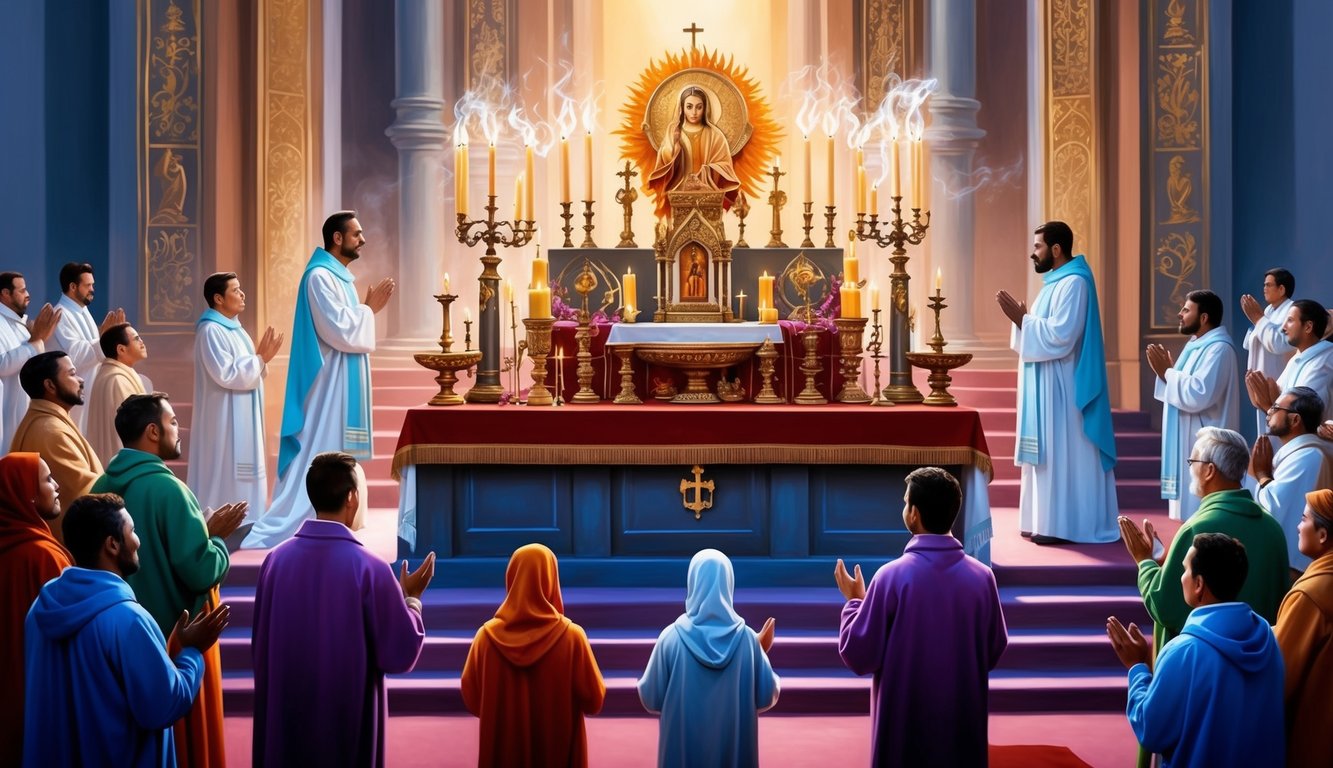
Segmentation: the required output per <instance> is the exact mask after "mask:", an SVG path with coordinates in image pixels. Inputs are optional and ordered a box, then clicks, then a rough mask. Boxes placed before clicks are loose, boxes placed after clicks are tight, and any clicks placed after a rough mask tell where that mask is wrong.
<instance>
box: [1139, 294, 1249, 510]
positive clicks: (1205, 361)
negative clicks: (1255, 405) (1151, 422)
mask: <svg viewBox="0 0 1333 768" xmlns="http://www.w3.org/2000/svg"><path fill="white" fill-rule="evenodd" d="M1178 317H1179V319H1180V327H1179V330H1180V332H1181V333H1182V334H1186V335H1189V336H1190V340H1189V341H1188V342H1186V343H1185V348H1184V349H1182V350H1181V351H1180V359H1179V360H1178V361H1175V360H1173V359H1172V357H1171V353H1170V352H1168V351H1167V350H1166V348H1165V347H1163V346H1162V345H1161V344H1149V345H1148V349H1147V357H1148V366H1149V367H1150V368H1151V369H1152V371H1153V373H1154V374H1156V376H1157V379H1156V381H1155V382H1154V389H1153V396H1154V397H1156V398H1157V399H1158V400H1159V401H1161V403H1162V498H1164V499H1168V500H1169V501H1170V515H1171V519H1173V520H1188V519H1190V516H1191V515H1193V514H1194V511H1195V510H1197V509H1198V508H1199V503H1200V501H1201V500H1200V499H1199V497H1198V496H1195V495H1194V494H1192V493H1190V490H1189V478H1190V473H1189V468H1188V467H1187V466H1186V460H1187V459H1188V458H1189V455H1190V450H1191V449H1192V448H1193V447H1194V437H1195V435H1196V434H1197V433H1198V431H1199V430H1200V429H1202V428H1203V427H1221V428H1223V429H1230V430H1235V429H1236V427H1237V426H1239V423H1240V372H1239V371H1238V370H1237V366H1238V365H1239V364H1240V361H1239V359H1238V355H1237V353H1236V345H1235V343H1234V342H1233V341H1232V340H1231V335H1230V334H1229V333H1227V330H1226V328H1224V327H1223V326H1222V300H1221V299H1220V298H1218V296H1217V294H1215V293H1213V292H1212V291H1191V292H1190V293H1189V295H1188V296H1187V297H1186V299H1185V305H1184V306H1183V307H1181V309H1180V313H1179V315H1178Z"/></svg>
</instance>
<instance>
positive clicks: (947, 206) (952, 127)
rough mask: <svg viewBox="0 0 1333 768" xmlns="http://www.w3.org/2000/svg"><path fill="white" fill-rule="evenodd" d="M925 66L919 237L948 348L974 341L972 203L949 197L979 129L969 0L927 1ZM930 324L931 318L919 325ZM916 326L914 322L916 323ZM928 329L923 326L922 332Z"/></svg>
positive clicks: (968, 170)
mask: <svg viewBox="0 0 1333 768" xmlns="http://www.w3.org/2000/svg"><path fill="white" fill-rule="evenodd" d="M926 24H927V38H928V40H929V46H928V49H927V53H928V56H929V58H928V61H929V64H928V66H927V67H926V73H927V76H929V77H934V78H937V79H938V80H939V90H937V91H936V93H935V94H934V95H933V96H931V97H930V99H929V100H928V101H927V102H926V103H927V105H928V109H929V112H930V127H929V128H928V129H927V130H926V144H927V147H928V149H929V152H930V161H929V165H930V175H931V177H932V181H931V184H930V187H931V191H930V208H931V219H930V221H931V225H932V226H931V228H930V232H929V234H928V235H927V239H926V242H927V243H928V244H929V247H930V255H931V268H930V270H929V271H928V272H926V275H928V276H929V275H934V274H935V268H937V267H938V268H940V269H942V270H943V271H944V295H945V296H946V297H947V298H948V304H949V308H948V309H947V310H945V311H944V313H943V316H942V318H941V322H942V324H943V331H944V336H945V338H947V339H948V340H949V343H950V348H949V351H955V350H959V351H961V348H973V347H976V346H977V335H976V331H975V326H974V318H973V316H974V305H975V304H976V298H975V297H974V296H973V295H972V293H973V290H972V289H973V280H972V271H973V269H974V266H975V265H974V261H975V253H974V249H975V232H974V230H975V227H976V215H975V206H976V201H975V199H974V196H973V195H972V194H970V193H969V194H965V195H956V194H955V195H950V194H949V192H948V190H950V189H952V190H957V189H959V188H962V187H966V186H968V185H969V180H970V179H971V177H972V158H973V156H974V155H975V154H976V150H977V143H978V142H979V141H980V140H981V138H982V137H983V136H985V135H986V132H985V131H983V130H981V129H980V128H978V127H977V110H979V109H980V108H981V102H979V101H977V100H976V99H975V98H973V96H975V95H976V50H977V9H976V0H930V3H929V12H928V13H927V16H926ZM925 283H926V286H923V289H922V290H921V291H919V292H917V296H916V298H915V299H914V301H915V303H917V304H921V305H922V306H924V304H923V303H922V299H923V297H924V296H925V295H926V291H927V290H929V291H932V292H933V290H934V285H935V283H934V279H933V277H928V278H927V280H926V281H925ZM923 321H924V322H925V323H926V325H930V322H931V321H930V318H921V319H918V323H921V322H923ZM918 327H921V326H918ZM930 332H931V329H930V328H927V330H926V335H929V333H930Z"/></svg>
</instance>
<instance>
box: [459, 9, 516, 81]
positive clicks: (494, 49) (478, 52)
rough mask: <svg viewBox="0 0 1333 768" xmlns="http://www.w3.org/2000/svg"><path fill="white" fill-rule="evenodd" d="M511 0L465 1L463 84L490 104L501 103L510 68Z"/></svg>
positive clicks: (513, 32) (513, 33) (512, 60)
mask: <svg viewBox="0 0 1333 768" xmlns="http://www.w3.org/2000/svg"><path fill="white" fill-rule="evenodd" d="M514 11H515V0H468V2H467V8H466V10H465V13H466V14H467V18H466V23H465V25H464V27H463V28H464V29H466V30H467V49H466V51H464V56H463V82H464V83H466V86H467V89H468V90H470V91H474V92H476V93H477V94H479V95H481V96H482V97H484V98H485V99H486V100H487V101H488V102H490V103H491V104H499V103H502V102H503V101H504V100H505V95H504V90H505V86H506V84H508V83H510V82H512V81H514V78H512V77H511V75H512V73H513V66H514V54H515V51H514V45H513V40H514V37H515V29H514V21H513V19H514Z"/></svg>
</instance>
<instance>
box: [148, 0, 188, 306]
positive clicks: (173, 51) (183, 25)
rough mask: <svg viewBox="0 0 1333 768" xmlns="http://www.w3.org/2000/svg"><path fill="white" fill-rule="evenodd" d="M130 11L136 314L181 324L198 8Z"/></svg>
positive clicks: (171, 2) (182, 3)
mask: <svg viewBox="0 0 1333 768" xmlns="http://www.w3.org/2000/svg"><path fill="white" fill-rule="evenodd" d="M137 10H138V28H139V38H138V45H137V58H138V72H139V78H138V82H139V83H140V101H139V105H138V114H139V125H138V131H137V133H138V137H139V138H138V142H137V143H138V148H137V152H136V155H137V158H138V168H139V173H138V188H139V189H138V211H139V245H140V249H139V250H140V265H141V269H140V270H139V272H140V274H141V275H142V276H143V277H142V290H141V292H140V296H141V301H142V302H143V305H142V307H141V312H140V317H141V318H142V320H141V322H142V323H143V324H144V325H145V326H146V327H147V328H149V329H157V328H165V327H171V326H183V325H185V326H188V325H191V324H193V323H194V320H195V302H194V294H195V293H196V291H195V287H196V286H197V285H198V284H199V283H201V282H202V276H201V274H200V271H201V269H202V263H201V259H200V255H199V216H200V210H201V209H200V205H199V191H198V190H199V187H198V181H199V169H200V164H201V153H202V145H201V139H200V135H201V130H200V121H201V119H202V115H201V112H200V110H201V104H202V101H203V99H202V97H201V95H200V81H201V74H202V73H201V70H202V62H203V56H202V53H201V50H200V39H201V35H200V33H199V21H200V19H199V3H198V0H141V1H140V2H139V5H138V9H137ZM191 180H194V183H195V185H196V186H195V188H194V189H193V190H192V189H191V186H190V181H191Z"/></svg>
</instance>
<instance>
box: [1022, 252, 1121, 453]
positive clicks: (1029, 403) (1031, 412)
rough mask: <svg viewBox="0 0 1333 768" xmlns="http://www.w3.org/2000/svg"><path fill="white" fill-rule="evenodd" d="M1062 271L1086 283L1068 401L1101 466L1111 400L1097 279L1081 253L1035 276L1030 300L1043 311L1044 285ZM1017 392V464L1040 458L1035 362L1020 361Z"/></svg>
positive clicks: (1111, 437)
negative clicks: (1037, 284)
mask: <svg viewBox="0 0 1333 768" xmlns="http://www.w3.org/2000/svg"><path fill="white" fill-rule="evenodd" d="M1068 277H1081V278H1083V279H1084V280H1086V281H1087V283H1088V308H1087V314H1086V316H1085V317H1084V319H1083V338H1082V342H1081V345H1080V347H1079V355H1078V359H1077V360H1075V361H1074V402H1075V404H1076V405H1078V409H1079V411H1080V412H1081V413H1082V414H1083V434H1085V435H1087V437H1088V440H1090V441H1092V444H1093V445H1095V446H1097V451H1098V453H1100V454H1101V459H1102V471H1104V472H1109V471H1111V470H1112V469H1114V468H1115V462H1116V453H1115V430H1114V429H1113V428H1112V426H1111V400H1110V397H1109V395H1108V393H1107V387H1106V349H1105V346H1104V345H1103V343H1102V311H1101V307H1100V305H1099V304H1098V303H1097V283H1096V282H1095V281H1094V280H1093V278H1092V269H1091V268H1090V267H1088V260H1087V259H1086V258H1084V256H1083V255H1082V254H1080V255H1078V256H1075V257H1074V258H1073V259H1071V260H1070V261H1069V263H1068V264H1065V265H1064V266H1062V267H1060V268H1059V269H1053V270H1051V271H1050V272H1047V273H1045V274H1044V275H1042V276H1041V279H1042V282H1043V283H1044V284H1045V285H1044V286H1043V287H1042V290H1041V292H1040V293H1038V294H1037V300H1036V301H1035V302H1033V305H1032V315H1033V316H1034V317H1046V316H1048V311H1049V309H1050V304H1051V295H1052V294H1053V293H1054V292H1053V291H1048V290H1046V289H1047V288H1049V287H1050V286H1052V285H1054V284H1056V283H1058V282H1060V281H1061V280H1064V279H1065V278H1068ZM1021 375H1022V376H1023V397H1022V398H1021V399H1020V400H1019V401H1018V445H1017V448H1016V449H1015V456H1014V461H1015V462H1016V463H1019V464H1042V463H1044V459H1045V457H1044V455H1043V454H1044V452H1045V450H1044V447H1043V446H1042V444H1041V434H1042V423H1041V421H1042V415H1041V412H1042V409H1041V403H1039V402H1037V391H1038V387H1039V386H1040V385H1041V368H1040V364H1039V363H1023V370H1022V373H1021Z"/></svg>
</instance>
